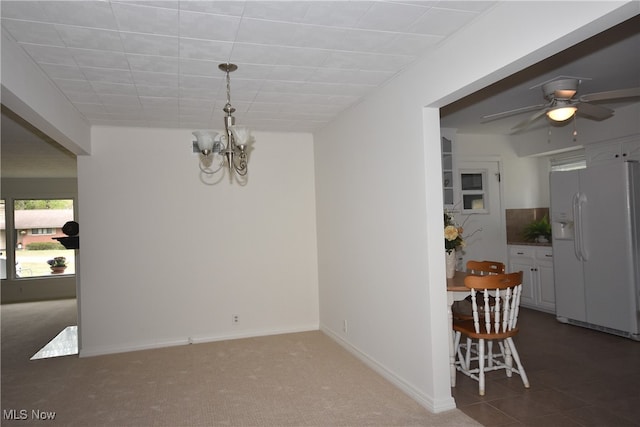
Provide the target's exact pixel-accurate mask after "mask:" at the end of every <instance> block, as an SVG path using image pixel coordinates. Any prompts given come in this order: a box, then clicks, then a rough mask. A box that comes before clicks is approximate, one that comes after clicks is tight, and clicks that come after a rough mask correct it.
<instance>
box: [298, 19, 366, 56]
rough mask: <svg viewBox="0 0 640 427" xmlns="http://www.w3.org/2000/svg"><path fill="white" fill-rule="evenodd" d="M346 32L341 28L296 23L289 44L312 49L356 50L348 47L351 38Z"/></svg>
mask: <svg viewBox="0 0 640 427" xmlns="http://www.w3.org/2000/svg"><path fill="white" fill-rule="evenodd" d="M347 34H348V31H347V30H345V29H342V28H331V27H315V26H311V25H297V26H295V27H294V28H293V31H292V36H293V37H292V40H291V43H290V45H291V46H298V47H308V48H313V49H344V50H358V49H357V48H351V47H350V45H351V43H352V40H351V39H349V38H348V37H347Z"/></svg>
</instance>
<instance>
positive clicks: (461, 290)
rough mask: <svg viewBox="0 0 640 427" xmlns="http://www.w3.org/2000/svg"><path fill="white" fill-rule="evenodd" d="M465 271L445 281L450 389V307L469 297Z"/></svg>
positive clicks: (453, 370) (453, 354)
mask: <svg viewBox="0 0 640 427" xmlns="http://www.w3.org/2000/svg"><path fill="white" fill-rule="evenodd" d="M467 275H468V273H467V272H466V271H456V273H455V275H454V276H453V278H451V279H447V319H448V327H449V370H450V373H451V387H455V386H456V352H455V348H454V345H453V344H454V342H453V310H452V308H451V307H452V305H453V303H454V302H455V301H462V300H463V299H465V298H466V297H467V296H469V294H470V291H469V288H467V287H466V286H465V285H464V278H465V277H467Z"/></svg>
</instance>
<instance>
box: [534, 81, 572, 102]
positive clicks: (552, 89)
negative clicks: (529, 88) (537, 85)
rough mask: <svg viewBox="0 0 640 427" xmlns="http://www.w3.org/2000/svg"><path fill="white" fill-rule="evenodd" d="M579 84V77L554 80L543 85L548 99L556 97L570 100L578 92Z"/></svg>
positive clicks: (543, 90)
mask: <svg viewBox="0 0 640 427" xmlns="http://www.w3.org/2000/svg"><path fill="white" fill-rule="evenodd" d="M579 84H580V80H578V79H561V80H554V81H552V82H549V83H545V84H544V85H542V93H543V94H544V98H545V99H546V100H548V101H553V100H554V99H564V100H569V99H571V98H573V96H574V95H575V94H576V92H578V85H579Z"/></svg>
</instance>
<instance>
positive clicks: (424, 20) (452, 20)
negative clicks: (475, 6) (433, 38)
mask: <svg viewBox="0 0 640 427" xmlns="http://www.w3.org/2000/svg"><path fill="white" fill-rule="evenodd" d="M476 16H477V14H476V13H472V12H466V11H462V10H452V9H437V8H432V9H429V11H428V12H427V13H426V14H424V15H423V16H422V17H421V18H420V19H419V20H418V21H416V23H415V24H413V25H411V26H410V27H409V31H410V32H413V33H419V34H432V35H438V36H448V35H451V34H452V33H453V32H455V31H456V30H457V29H459V28H460V27H462V26H464V25H465V24H467V23H468V22H469V21H471V20H472V19H473V18H475V17H476Z"/></svg>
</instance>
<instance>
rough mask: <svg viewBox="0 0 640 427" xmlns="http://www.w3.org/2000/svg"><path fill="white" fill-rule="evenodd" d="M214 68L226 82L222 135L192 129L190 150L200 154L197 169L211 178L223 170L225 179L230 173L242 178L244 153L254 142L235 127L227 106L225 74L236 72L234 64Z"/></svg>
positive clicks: (231, 110) (245, 168)
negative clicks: (224, 170) (222, 73)
mask: <svg viewBox="0 0 640 427" xmlns="http://www.w3.org/2000/svg"><path fill="white" fill-rule="evenodd" d="M218 68H219V69H220V70H221V71H223V72H224V73H225V74H226V83H227V103H226V104H225V106H224V108H223V109H222V110H223V111H224V112H225V116H224V133H222V134H219V133H218V132H216V131H213V130H196V131H193V132H192V134H193V136H195V137H196V141H194V147H197V151H198V152H199V153H200V170H201V171H202V172H203V173H205V174H207V175H213V174H215V173H216V172H218V171H220V170H222V169H223V167H225V166H226V167H227V168H228V169H229V177H230V178H232V176H233V173H234V172H235V173H237V174H238V175H239V176H241V177H244V176H246V175H247V172H248V170H249V169H248V159H247V152H248V150H249V148H250V146H251V144H252V143H253V142H254V138H253V136H252V135H251V131H250V130H249V129H248V128H247V127H245V126H236V124H235V123H236V118H235V117H234V116H233V113H234V112H235V111H236V109H235V108H233V106H232V105H231V80H230V77H229V73H231V72H233V71H235V70H237V69H238V66H237V65H235V64H229V63H226V64H220V65H218Z"/></svg>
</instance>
